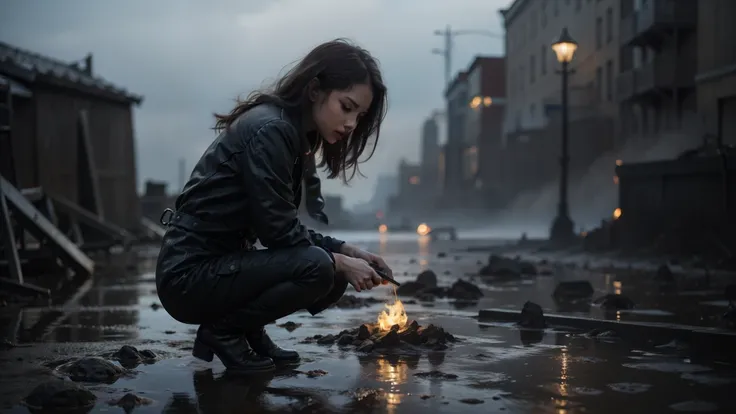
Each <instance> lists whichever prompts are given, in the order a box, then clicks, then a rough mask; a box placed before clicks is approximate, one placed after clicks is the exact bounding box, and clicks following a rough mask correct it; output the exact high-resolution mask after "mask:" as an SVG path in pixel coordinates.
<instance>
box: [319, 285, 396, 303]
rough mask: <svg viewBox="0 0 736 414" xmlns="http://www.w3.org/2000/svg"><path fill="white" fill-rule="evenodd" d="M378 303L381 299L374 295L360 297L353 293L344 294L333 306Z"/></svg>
mask: <svg viewBox="0 0 736 414" xmlns="http://www.w3.org/2000/svg"><path fill="white" fill-rule="evenodd" d="M402 286H403V285H402ZM376 303H381V301H380V300H378V299H376V298H372V297H367V298H359V297H357V296H353V295H342V297H341V298H340V299H338V301H337V302H335V304H334V305H332V306H334V307H337V308H340V309H359V308H364V307H367V306H371V305H374V304H376Z"/></svg>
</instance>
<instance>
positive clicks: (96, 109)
mask: <svg viewBox="0 0 736 414" xmlns="http://www.w3.org/2000/svg"><path fill="white" fill-rule="evenodd" d="M141 100H142V98H140V97H138V96H135V95H132V94H129V93H128V92H126V91H125V90H122V89H119V88H115V87H114V86H112V85H110V84H109V83H107V82H105V81H103V80H101V79H99V78H98V77H96V76H93V75H92V57H91V55H90V56H88V58H87V59H85V66H84V67H80V65H79V64H76V63H75V64H69V63H64V62H59V61H57V60H54V59H51V58H47V57H43V56H40V55H38V54H35V53H31V52H28V51H24V50H21V49H18V48H14V47H12V46H10V45H7V44H5V43H2V42H0V236H1V239H0V241H1V243H0V283H1V284H2V285H4V286H12V287H14V288H16V291H26V292H35V293H45V294H47V293H49V292H48V290H47V289H43V288H39V287H36V286H33V285H30V284H28V283H27V281H26V278H24V274H23V272H24V270H29V271H30V272H32V273H40V274H47V273H49V272H52V271H54V270H60V269H61V270H64V269H69V270H72V271H73V272H74V273H75V274H76V275H82V276H90V275H92V272H93V270H94V263H93V261H92V260H91V259H90V257H89V256H88V255H87V253H89V252H93V251H107V252H109V251H110V249H111V248H112V247H114V246H120V247H122V248H127V247H128V246H130V245H131V243H133V242H134V241H135V240H136V236H137V234H134V233H138V232H139V230H140V228H141V222H140V208H139V205H138V195H137V192H136V174H135V154H134V142H133V128H132V122H131V121H132V110H131V106H132V105H133V104H139V103H140V102H141ZM60 265H61V266H60Z"/></svg>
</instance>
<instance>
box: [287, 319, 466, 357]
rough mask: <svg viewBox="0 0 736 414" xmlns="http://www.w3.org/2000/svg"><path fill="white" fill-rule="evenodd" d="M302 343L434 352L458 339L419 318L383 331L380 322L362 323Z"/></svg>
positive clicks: (366, 348) (359, 350)
mask: <svg viewBox="0 0 736 414" xmlns="http://www.w3.org/2000/svg"><path fill="white" fill-rule="evenodd" d="M302 342H303V343H317V344H318V345H332V344H335V343H337V344H338V345H339V346H350V347H354V348H355V350H356V351H358V352H367V353H369V352H372V351H373V350H380V349H396V348H399V349H401V348H403V349H416V348H420V347H421V348H428V349H432V350H435V351H442V350H445V349H447V347H448V344H449V343H453V342H457V339H456V338H455V337H454V336H453V335H451V334H449V333H447V332H445V330H444V329H442V328H440V327H438V326H435V325H429V326H426V327H423V326H419V323H417V322H416V321H411V322H407V323H406V324H405V325H404V326H403V327H401V326H399V325H394V326H392V327H391V329H390V330H388V331H385V330H382V329H381V328H380V327H379V326H378V324H368V323H366V324H363V325H360V326H359V327H358V328H355V329H346V330H344V331H342V332H340V333H339V334H337V335H332V334H330V335H315V336H312V337H309V338H306V339H304V340H303V341H302Z"/></svg>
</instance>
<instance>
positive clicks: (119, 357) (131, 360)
mask: <svg viewBox="0 0 736 414" xmlns="http://www.w3.org/2000/svg"><path fill="white" fill-rule="evenodd" d="M107 357H108V358H111V359H114V360H116V361H118V362H120V365H122V366H123V367H125V368H128V369H132V368H135V367H136V366H138V364H152V363H154V362H156V361H157V360H158V355H156V353H154V352H153V351H151V350H148V349H144V350H141V351H139V350H138V349H137V348H136V347H134V346H130V345H123V346H122V347H121V348H120V349H119V350H117V351H115V352H113V353H112V354H110V355H108V356H107Z"/></svg>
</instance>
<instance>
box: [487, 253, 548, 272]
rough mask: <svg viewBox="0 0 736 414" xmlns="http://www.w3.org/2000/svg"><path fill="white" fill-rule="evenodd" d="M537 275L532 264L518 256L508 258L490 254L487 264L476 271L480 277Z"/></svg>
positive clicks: (535, 268)
mask: <svg viewBox="0 0 736 414" xmlns="http://www.w3.org/2000/svg"><path fill="white" fill-rule="evenodd" d="M538 273H539V272H538V271H537V267H536V266H535V265H534V263H532V262H529V261H526V260H522V259H521V257H519V256H517V257H514V258H509V257H504V256H499V255H496V254H492V255H491V256H490V257H489V258H488V263H487V264H486V265H485V266H483V267H482V268H481V269H480V270H479V271H478V274H479V275H480V276H495V277H521V276H524V275H529V276H536V275H537V274H538Z"/></svg>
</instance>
